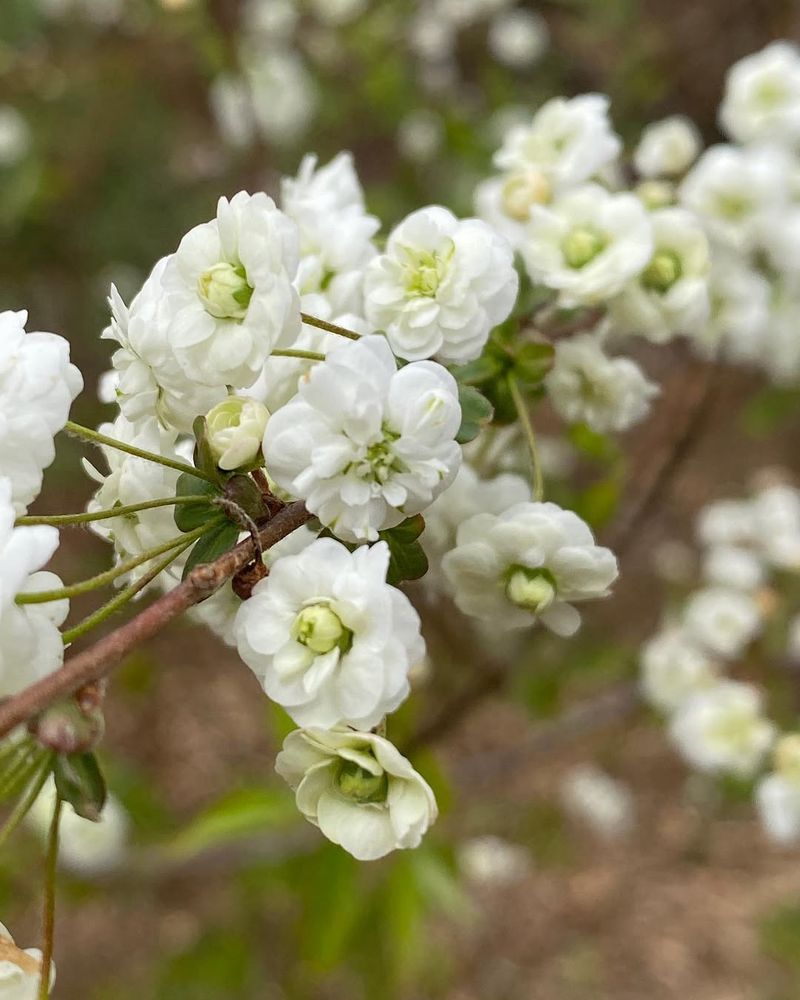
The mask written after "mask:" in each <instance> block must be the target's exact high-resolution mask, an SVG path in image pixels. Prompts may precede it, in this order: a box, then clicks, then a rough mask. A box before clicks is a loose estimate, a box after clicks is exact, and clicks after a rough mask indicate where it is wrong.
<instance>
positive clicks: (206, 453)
mask: <svg viewBox="0 0 800 1000" xmlns="http://www.w3.org/2000/svg"><path fill="white" fill-rule="evenodd" d="M192 430H193V431H194V439H195V441H196V444H195V449H194V464H195V467H196V468H198V469H200V471H201V472H205V474H206V475H207V476H210V477H211V479H213V480H214V482H216V483H222V482H223V479H224V477H223V475H222V473H221V472H220V470H219V468H218V467H217V462H216V459H215V458H214V456H213V455H212V453H211V445H210V444H209V441H208V423H207V421H206V418H205V417H195V419H194V423H193V424H192Z"/></svg>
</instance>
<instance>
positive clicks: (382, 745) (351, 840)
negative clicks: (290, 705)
mask: <svg viewBox="0 0 800 1000" xmlns="http://www.w3.org/2000/svg"><path fill="white" fill-rule="evenodd" d="M275 770H276V771H277V772H278V774H280V775H281V777H282V778H284V779H285V781H286V782H287V783H288V784H289V785H290V786H291V787H292V788H293V789H294V790H295V796H296V799H297V808H298V809H299V810H300V812H301V813H302V814H303V815H304V816H305V817H306V819H307V820H309V822H311V823H313V824H314V825H315V826H318V827H319V828H320V830H321V831H322V833H323V834H325V836H326V837H327V838H328V839H329V840H332V841H333V843H334V844H339V845H340V846H341V847H343V848H344V849H345V850H346V851H348V852H349V853H350V854H352V855H353V856H354V857H356V858H358V859H359V860H360V861H372V860H374V859H376V858H381V857H383V856H384V855H386V854H389V852H390V851H395V850H398V849H401V848H409V847H418V846H419V843H420V841H421V840H422V836H423V834H424V833H425V831H426V830H427V829H428V827H429V826H430V825H431V824H432V823H433V822H434V821H435V819H436V816H437V808H436V800H435V798H434V796H433V792H432V791H431V788H430V786H429V785H428V783H427V782H426V781H425V780H424V778H422V777H421V776H420V775H419V774H417V772H416V771H415V770H414V768H413V767H412V766H411V764H410V763H409V762H408V761H407V760H406V758H405V757H403V756H402V755H401V754H400V753H399V752H398V751H397V749H396V748H395V747H394V746H392V744H391V743H390V742H389V741H388V740H387V739H384V738H383V737H382V736H378V735H376V734H375V733H357V732H353V730H351V729H345V728H336V729H298V730H295V732H293V733H290V734H289V735H288V736H287V737H286V740H285V742H284V744H283V750H282V751H281V752H280V753H279V754H278V757H277V759H276V761H275Z"/></svg>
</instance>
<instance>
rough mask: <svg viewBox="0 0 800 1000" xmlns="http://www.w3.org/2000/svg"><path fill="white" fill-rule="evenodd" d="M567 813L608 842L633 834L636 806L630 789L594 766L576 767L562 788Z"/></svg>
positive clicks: (583, 765)
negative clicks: (631, 832)
mask: <svg viewBox="0 0 800 1000" xmlns="http://www.w3.org/2000/svg"><path fill="white" fill-rule="evenodd" d="M561 800H562V802H563V803H564V807H565V808H566V810H567V812H569V813H571V815H572V816H574V817H575V819H577V820H579V821H580V822H582V823H584V824H585V825H586V826H587V827H589V829H590V830H591V831H592V833H595V834H597V835H598V836H600V837H602V838H603V839H605V840H617V839H619V838H620V837H624V836H625V835H626V834H628V833H630V831H631V830H632V828H633V826H634V823H635V819H636V816H635V807H634V801H633V795H632V794H631V791H630V789H629V788H628V787H627V786H626V785H624V784H623V783H622V782H621V781H617V780H616V779H614V778H612V777H611V776H610V775H608V774H606V773H605V772H604V771H601V770H600V769H599V768H597V767H594V766H592V765H591V764H582V765H580V766H579V767H575V768H573V769H572V770H571V771H569V773H568V774H567V775H566V776H565V778H564V780H563V783H562V785H561Z"/></svg>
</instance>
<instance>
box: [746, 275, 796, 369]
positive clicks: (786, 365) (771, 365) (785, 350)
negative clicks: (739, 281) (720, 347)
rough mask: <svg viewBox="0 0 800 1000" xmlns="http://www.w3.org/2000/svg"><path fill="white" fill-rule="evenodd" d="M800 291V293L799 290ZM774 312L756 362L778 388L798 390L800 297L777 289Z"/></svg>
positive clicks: (773, 298) (760, 345)
mask: <svg viewBox="0 0 800 1000" xmlns="http://www.w3.org/2000/svg"><path fill="white" fill-rule="evenodd" d="M798 291H800V289H799V290H798ZM771 305H772V310H771V314H770V317H769V322H768V323H767V328H766V330H765V331H764V335H763V338H762V339H761V342H760V344H759V345H758V348H759V352H758V354H757V356H756V358H755V359H754V360H755V361H757V362H758V364H759V365H760V367H761V368H763V369H764V371H765V372H766V373H767V375H769V377H770V378H771V379H772V381H773V382H775V383H776V385H785V386H789V387H790V388H794V387H795V386H796V385H797V383H798V380H800V337H798V336H797V330H798V327H799V326H800V294H791V293H790V292H789V290H788V289H786V288H785V287H784V288H781V287H780V286H777V287H776V288H775V289H774V291H773V297H772V302H771Z"/></svg>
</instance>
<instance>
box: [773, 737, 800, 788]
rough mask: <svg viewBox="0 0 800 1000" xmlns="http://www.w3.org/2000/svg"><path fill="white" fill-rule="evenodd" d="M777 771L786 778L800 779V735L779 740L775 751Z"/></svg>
mask: <svg viewBox="0 0 800 1000" xmlns="http://www.w3.org/2000/svg"><path fill="white" fill-rule="evenodd" d="M773 756H774V760H775V770H776V771H778V772H779V773H780V774H782V775H783V776H784V777H786V778H794V779H796V780H797V779H800V734H799V733H792V734H791V735H789V736H783V737H782V738H781V739H780V740H778V743H777V745H776V746H775V751H774V755H773Z"/></svg>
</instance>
